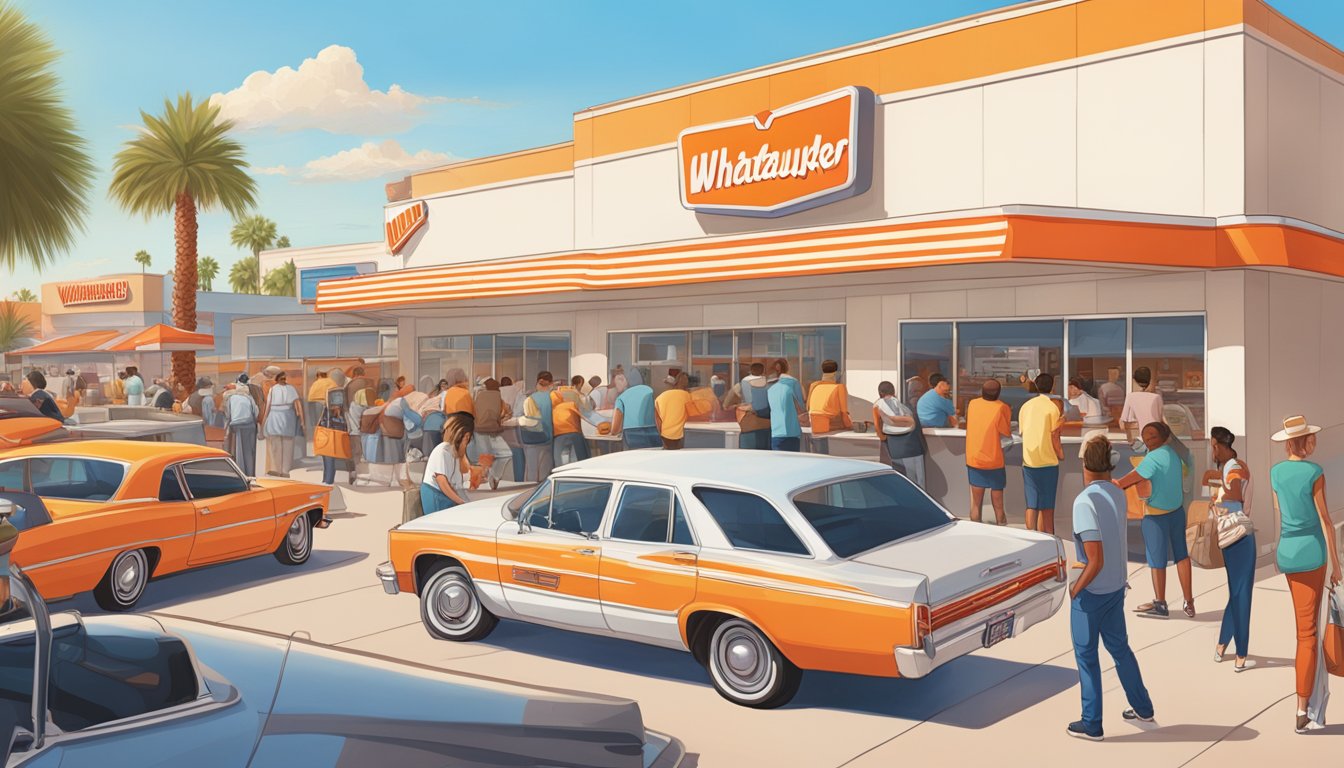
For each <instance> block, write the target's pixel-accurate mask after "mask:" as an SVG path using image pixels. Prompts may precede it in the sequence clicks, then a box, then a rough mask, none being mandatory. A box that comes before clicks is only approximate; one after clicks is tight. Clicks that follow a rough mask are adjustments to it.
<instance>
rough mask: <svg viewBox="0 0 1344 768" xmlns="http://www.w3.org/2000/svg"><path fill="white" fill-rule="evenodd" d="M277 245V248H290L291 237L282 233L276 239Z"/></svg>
mask: <svg viewBox="0 0 1344 768" xmlns="http://www.w3.org/2000/svg"><path fill="white" fill-rule="evenodd" d="M275 247H276V248H289V247H290V245H289V237H288V236H286V235H281V236H280V237H279V238H278V239H277V240H276V241H275Z"/></svg>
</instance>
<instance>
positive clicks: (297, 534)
mask: <svg viewBox="0 0 1344 768" xmlns="http://www.w3.org/2000/svg"><path fill="white" fill-rule="evenodd" d="M312 553H313V519H312V518H311V517H309V516H308V514H307V513H304V514H302V515H297V516H295V518H294V521H293V522H291V523H290V524H289V530H287V531H285V538H284V539H283V540H282V541H281V542H280V546H279V547H277V548H276V550H275V559H276V560H279V561H280V562H282V563H284V564H285V565H302V564H303V563H306V562H308V556H309V555H311V554H312Z"/></svg>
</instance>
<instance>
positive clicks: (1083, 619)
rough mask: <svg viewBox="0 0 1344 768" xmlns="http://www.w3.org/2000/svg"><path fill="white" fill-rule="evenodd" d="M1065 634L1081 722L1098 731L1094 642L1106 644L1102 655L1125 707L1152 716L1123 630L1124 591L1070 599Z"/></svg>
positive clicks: (1098, 680)
mask: <svg viewBox="0 0 1344 768" xmlns="http://www.w3.org/2000/svg"><path fill="white" fill-rule="evenodd" d="M1069 633H1070V634H1071V635H1072V637H1073V656H1074V659H1076V660H1077V662H1078V681H1079V683H1081V687H1082V692H1083V723H1084V724H1086V725H1087V727H1088V728H1091V729H1093V730H1094V731H1098V732H1100V731H1101V661H1100V659H1098V654H1097V639H1098V637H1100V639H1101V642H1102V643H1104V644H1105V645H1106V652H1107V653H1109V654H1110V655H1111V658H1112V659H1114V660H1115V672H1116V674H1117V675H1119V676H1120V685H1121V686H1122V687H1124V689H1125V697H1126V698H1127V699H1129V706H1131V707H1133V708H1134V711H1135V712H1137V713H1138V714H1139V716H1141V717H1152V715H1153V701H1152V699H1150V698H1148V689H1147V688H1145V687H1144V686H1143V675H1142V674H1140V673H1139V661H1138V659H1136V658H1134V651H1132V650H1130V647H1129V634H1128V633H1127V632H1126V631H1125V590H1124V588H1123V587H1122V588H1120V589H1117V590H1116V591H1114V592H1111V593H1110V594H1105V595H1094V594H1092V593H1091V592H1088V591H1087V590H1083V591H1082V592H1081V593H1080V594H1079V595H1078V597H1076V598H1074V599H1073V604H1072V610H1071V611H1070V613H1069Z"/></svg>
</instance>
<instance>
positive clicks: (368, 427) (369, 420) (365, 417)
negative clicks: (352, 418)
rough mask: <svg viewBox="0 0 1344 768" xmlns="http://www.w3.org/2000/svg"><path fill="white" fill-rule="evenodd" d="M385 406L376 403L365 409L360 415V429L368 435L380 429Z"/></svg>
mask: <svg viewBox="0 0 1344 768" xmlns="http://www.w3.org/2000/svg"><path fill="white" fill-rule="evenodd" d="M382 415H383V406H381V405H375V406H373V407H371V408H366V409H364V412H363V413H361V414H360V415H359V431H360V432H362V433H363V434H366V435H372V434H374V433H376V432H377V431H378V421H379V420H380V419H381V418H382Z"/></svg>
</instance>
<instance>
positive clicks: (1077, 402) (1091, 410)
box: [1069, 392, 1111, 426]
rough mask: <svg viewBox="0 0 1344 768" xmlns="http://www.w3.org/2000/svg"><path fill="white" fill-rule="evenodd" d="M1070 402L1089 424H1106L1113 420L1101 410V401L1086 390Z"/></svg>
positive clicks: (1085, 422)
mask: <svg viewBox="0 0 1344 768" xmlns="http://www.w3.org/2000/svg"><path fill="white" fill-rule="evenodd" d="M1069 402H1070V403H1072V404H1073V407H1074V408H1077V409H1078V414H1079V415H1080V416H1082V417H1083V423H1084V424H1086V425H1088V426H1093V425H1096V426H1100V425H1105V424H1109V423H1110V421H1111V419H1110V417H1109V416H1107V415H1105V414H1103V413H1102V412H1101V401H1100V400H1098V399H1097V398H1095V397H1093V396H1091V395H1089V394H1087V393H1086V392H1079V393H1078V396H1077V397H1075V398H1073V399H1072V400H1070V401H1069Z"/></svg>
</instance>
